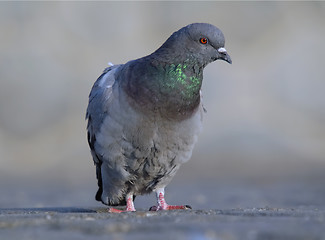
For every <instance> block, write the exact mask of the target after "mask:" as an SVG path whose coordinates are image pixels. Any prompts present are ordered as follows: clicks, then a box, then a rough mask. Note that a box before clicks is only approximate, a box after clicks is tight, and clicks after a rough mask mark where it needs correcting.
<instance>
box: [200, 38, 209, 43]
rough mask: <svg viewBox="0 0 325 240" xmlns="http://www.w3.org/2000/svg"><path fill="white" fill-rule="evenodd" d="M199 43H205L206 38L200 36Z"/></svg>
mask: <svg viewBox="0 0 325 240" xmlns="http://www.w3.org/2000/svg"><path fill="white" fill-rule="evenodd" d="M200 43H202V44H207V43H208V39H206V38H200Z"/></svg>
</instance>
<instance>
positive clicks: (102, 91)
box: [86, 65, 120, 201]
mask: <svg viewBox="0 0 325 240" xmlns="http://www.w3.org/2000/svg"><path fill="white" fill-rule="evenodd" d="M119 66H120V65H114V66H112V67H108V68H106V69H105V70H104V72H103V73H102V75H101V76H100V77H99V78H98V79H97V80H96V82H95V83H94V86H93V87H92V89H91V92H90V94H89V103H88V108H87V113H86V119H88V124H87V137H88V143H89V146H90V149H91V155H92V157H93V160H94V163H95V165H96V176H97V180H98V188H99V189H98V191H97V194H96V200H98V201H101V195H102V192H103V187H102V176H101V165H102V162H103V161H102V156H100V155H98V154H97V152H96V150H95V145H96V135H97V134H98V133H99V131H100V127H101V125H102V124H103V121H104V119H105V118H106V115H107V114H108V113H107V111H108V109H109V105H110V102H111V98H112V88H113V85H114V83H115V76H114V72H115V71H114V70H116V68H118V67H119Z"/></svg>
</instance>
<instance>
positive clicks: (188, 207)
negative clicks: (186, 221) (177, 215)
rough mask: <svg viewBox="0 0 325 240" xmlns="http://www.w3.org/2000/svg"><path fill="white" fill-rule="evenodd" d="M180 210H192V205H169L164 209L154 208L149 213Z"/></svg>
mask: <svg viewBox="0 0 325 240" xmlns="http://www.w3.org/2000/svg"><path fill="white" fill-rule="evenodd" d="M178 209H183V210H186V209H192V207H191V206H190V205H179V206H178V205H167V207H165V208H163V207H162V206H152V207H151V208H150V209H149V211H161V210H178Z"/></svg>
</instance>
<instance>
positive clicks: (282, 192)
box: [0, 182, 325, 240]
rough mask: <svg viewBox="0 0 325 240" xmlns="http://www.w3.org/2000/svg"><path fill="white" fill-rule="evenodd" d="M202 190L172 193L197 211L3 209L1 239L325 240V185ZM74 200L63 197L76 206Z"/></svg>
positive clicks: (146, 202)
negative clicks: (186, 196)
mask: <svg viewBox="0 0 325 240" xmlns="http://www.w3.org/2000/svg"><path fill="white" fill-rule="evenodd" d="M193 184H194V183H193ZM193 184H192V187H193V186H194V185H193ZM202 184H203V183H202ZM203 186H206V184H205V183H204V184H203V185H196V186H194V187H195V188H190V187H189V188H186V187H185V186H183V187H181V186H179V185H178V184H175V185H174V188H173V187H172V188H170V191H169V192H170V195H169V199H170V200H171V203H174V202H176V203H178V202H180V201H182V200H181V198H182V196H184V195H188V194H190V193H191V194H192V195H193V196H196V197H193V198H191V197H190V198H188V199H187V200H188V201H189V203H191V204H192V207H193V210H186V211H168V212H149V211H146V209H147V208H144V207H145V206H147V205H148V206H149V205H150V204H151V203H152V201H151V200H152V199H151V200H150V201H149V200H146V199H144V198H140V199H136V202H135V204H136V206H138V208H137V210H138V211H137V212H134V213H121V214H116V213H107V209H106V208H105V207H101V205H98V206H99V207H69V206H67V207H66V206H64V207H61V206H60V207H33V208H24V207H21V208H15V207H14V208H2V209H0V239H1V240H3V239H10V240H12V239H31V240H37V239H50V240H51V239H53V240H54V239H55V240H57V239H60V238H61V239H132V240H136V239H139V240H140V239H156V240H157V239H158V240H159V239H193V240H210V239H226V240H228V239H229V240H233V239H249V240H255V239H277V240H279V239H280V240H281V239H286V240H288V239H289V240H291V239H292V240H302V239H306V240H323V239H325V227H324V226H325V204H324V199H325V198H324V196H325V194H324V187H323V186H322V182H314V183H313V184H307V183H300V184H298V183H296V184H288V183H284V182H282V183H278V184H271V185H268V184H266V185H265V184H262V185H256V184H255V185H252V184H244V183H241V184H239V185H231V184H220V185H217V187H216V190H217V191H211V188H209V187H208V188H204V187H203ZM38 190H39V189H38ZM54 190H55V191H56V193H58V191H57V189H52V191H54ZM78 191H79V190H78V189H76V192H78ZM80 191H81V190H80ZM31 194H32V195H33V196H34V195H35V194H33V193H31ZM59 195H60V194H57V196H59ZM72 196H73V195H71V196H69V195H65V196H64V197H65V198H67V199H71V200H72V201H74V200H73V197H72ZM206 196H211V198H208V200H204V198H205V197H206ZM25 197H26V196H25ZM0 199H1V198H0ZM2 199H3V197H2ZM26 199H28V196H27V197H26ZM213 202H214V204H213ZM92 203H94V201H93V200H92ZM265 204H267V205H268V206H269V207H267V206H266V205H265ZM217 205H218V206H219V208H214V207H215V206H217ZM261 205H265V206H264V207H260V206H261ZM70 206H73V204H72V205H70ZM231 206H233V207H231ZM252 206H256V207H252ZM271 206H272V207H271ZM209 207H211V208H210V209H209ZM198 209H203V210H198Z"/></svg>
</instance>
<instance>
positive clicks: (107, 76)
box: [86, 23, 232, 212]
mask: <svg viewBox="0 0 325 240" xmlns="http://www.w3.org/2000/svg"><path fill="white" fill-rule="evenodd" d="M218 59H220V60H224V61H226V62H228V63H230V64H231V63H232V60H231V58H230V56H229V55H228V53H227V51H226V49H225V38H224V35H223V33H222V32H221V30H219V29H218V28H217V27H215V26H214V25H211V24H208V23H193V24H189V25H187V26H185V27H183V28H181V29H180V30H178V31H176V32H174V33H173V34H172V35H171V36H170V37H169V38H168V39H167V40H166V42H165V43H163V45H162V46H161V47H159V48H158V49H157V50H156V51H155V52H153V53H152V54H150V55H148V56H145V57H142V58H139V59H136V60H131V61H129V62H127V63H125V64H119V65H113V64H111V63H110V66H109V67H107V68H106V69H105V70H104V71H103V73H102V74H101V75H100V76H99V78H98V79H97V80H96V82H95V83H94V85H93V87H92V89H91V92H90V94H89V103H88V108H87V113H86V120H88V124H87V136H88V143H89V146H90V150H91V155H92V158H93V161H94V163H95V166H96V176H97V182H98V191H97V193H96V200H97V201H100V202H102V203H103V204H105V205H108V206H109V209H108V211H109V212H125V211H126V212H129V211H135V207H134V199H135V197H136V196H137V195H144V194H149V193H151V192H155V193H156V197H157V205H155V206H153V207H151V208H150V209H149V210H152V211H159V210H173V209H188V208H190V206H188V205H180V206H177V205H169V204H167V202H166V200H165V193H164V190H165V187H166V186H167V185H168V184H169V182H170V181H171V179H172V178H173V177H174V175H175V174H176V172H177V170H178V169H179V168H180V166H181V165H182V164H183V163H185V162H186V161H188V160H189V159H190V157H191V155H192V150H193V147H194V145H195V143H196V142H197V138H198V134H199V132H200V130H201V126H202V116H203V112H204V108H203V105H202V96H201V85H202V80H203V69H204V67H205V66H207V64H209V63H211V62H213V61H215V60H218ZM125 205H126V208H125V210H119V209H116V208H113V207H114V206H125Z"/></svg>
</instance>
